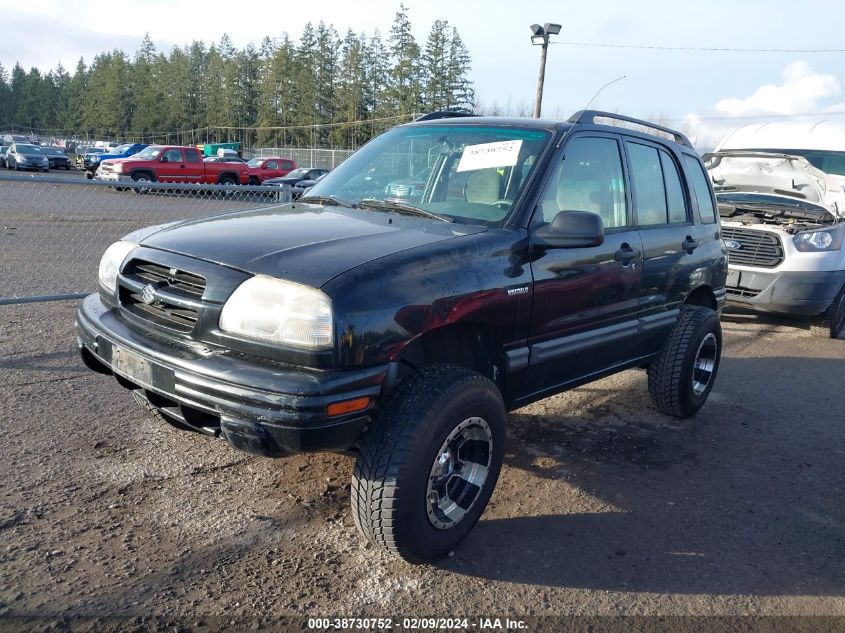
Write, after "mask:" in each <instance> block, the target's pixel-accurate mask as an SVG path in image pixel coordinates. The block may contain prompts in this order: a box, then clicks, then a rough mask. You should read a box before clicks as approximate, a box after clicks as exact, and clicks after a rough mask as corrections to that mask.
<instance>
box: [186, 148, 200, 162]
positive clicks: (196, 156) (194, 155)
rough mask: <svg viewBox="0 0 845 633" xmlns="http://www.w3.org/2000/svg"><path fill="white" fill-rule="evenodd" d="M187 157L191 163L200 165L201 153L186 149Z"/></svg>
mask: <svg viewBox="0 0 845 633" xmlns="http://www.w3.org/2000/svg"><path fill="white" fill-rule="evenodd" d="M185 156H187V157H188V162H189V163H198V162H200V153H199V152H198V151H197V150H195V149H186V150H185Z"/></svg>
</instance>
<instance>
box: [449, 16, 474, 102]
mask: <svg viewBox="0 0 845 633" xmlns="http://www.w3.org/2000/svg"><path fill="white" fill-rule="evenodd" d="M471 66H472V58H471V57H470V55H469V51H468V50H467V48H466V46H464V41H463V40H462V39H461V36H460V34H459V33H458V29H455V28H453V29H452V37H451V39H450V41H449V66H448V72H447V75H448V81H449V94H450V104H449V105H450V108H451V109H454V110H458V111H462V112H472V111H473V108H474V106H475V88H473V85H472V81H471V80H470V78H469V72H470V70H471Z"/></svg>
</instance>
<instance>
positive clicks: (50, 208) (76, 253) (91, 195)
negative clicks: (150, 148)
mask: <svg viewBox="0 0 845 633" xmlns="http://www.w3.org/2000/svg"><path fill="white" fill-rule="evenodd" d="M289 200H290V188H289V187H272V186H237V185H230V186H226V185H186V184H159V183H150V184H145V185H144V187H143V189H141V188H133V187H129V188H124V187H115V185H114V184H104V183H101V182H99V181H91V180H85V179H83V178H80V177H66V178H54V177H40V176H16V175H15V176H13V175H6V174H0V304H4V303H24V302H29V301H44V300H50V299H59V298H72V297H73V296H75V295H80V294H85V293H89V292H93V291H95V290H96V288H97V268H98V265H99V261H100V256H101V255H102V254H103V251H105V249H106V248H107V247H108V246H109V244H111V243H112V242H114V241H116V240H118V239H119V238H120V237H121V236H123V235H125V234H127V233H129V232H131V231H134V230H136V229H140V228H143V227H145V226H151V225H154V224H163V223H165V222H172V221H174V220H181V219H190V218H203V217H208V216H211V215H216V214H220V213H227V212H232V211H241V210H247V209H253V208H262V207H269V206H272V205H277V204H281V203H283V202H287V201H289Z"/></svg>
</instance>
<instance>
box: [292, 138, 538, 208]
mask: <svg viewBox="0 0 845 633" xmlns="http://www.w3.org/2000/svg"><path fill="white" fill-rule="evenodd" d="M550 138H551V132H549V131H546V130H537V129H520V128H514V127H510V126H508V127H505V126H502V127H497V126H490V125H484V126H481V125H439V126H436V125H425V126H409V127H397V128H394V129H392V130H390V131H388V132H386V133H384V134H382V135H381V136H379V137H377V138H376V139H374V140H372V141H371V142H370V143H368V144H367V145H365V146H364V147H363V148H361V149H360V150H359V151H357V152H356V153H354V154H353V155H352V156H350V157H349V158H348V159H346V160H345V161H344V162H343V163H341V164H340V165H339V166H338V167H337V169H335V170H334V171H332V172H330V173H329V174H327V175H326V176H325V178H322V179H321V180H320V181H319V182H318V183H317V184H316V185H314V187H313V188H312V189H311V190H310V191H309V192H308V197H325V198H337V199H338V200H344V201H348V202H354V203H360V202H361V201H362V200H364V201H365V202H364V204H363V205H362V206H364V207H366V206H369V205H368V201H379V200H380V201H391V202H395V203H401V204H403V205H410V206H412V207H416V208H417V209H423V210H424V211H428V212H429V213H433V214H436V215H439V216H441V217H447V218H451V219H459V220H461V221H467V222H481V223H486V224H496V223H500V222H502V221H504V219H505V218H506V217H507V215H508V213H509V212H510V210H511V208H512V207H513V204H514V202H515V201H516V200H517V199H518V198H519V196H520V194H521V193H522V190H523V189H524V187H525V183H526V182H527V181H528V179H529V178H530V176H531V174H532V172H533V170H534V166H535V165H536V164H537V158H538V157H539V156H540V154H541V152H542V151H543V149H544V148H545V147H546V144H547V143H548V142H549V139H550ZM297 171H300V170H297ZM290 175H294V172H291V174H290Z"/></svg>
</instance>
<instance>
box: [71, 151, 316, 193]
mask: <svg viewBox="0 0 845 633" xmlns="http://www.w3.org/2000/svg"><path fill="white" fill-rule="evenodd" d="M231 151H232V150H228V149H222V150H219V155H216V156H205V157H204V156H203V155H202V154H201V153H200V150H199V149H198V148H196V147H190V146H175V145H173V146H166V145H150V146H140V145H138V144H135V145H123V146H120V147H117V148H115V149H114V150H112V153H97V154H96V155H93V154H92V155H90V156H89V155H86V158H85V170H86V175H87V174H90V176H89V177H92V178H97V179H99V180H103V181H110V182H126V181H132V182H167V183H196V184H223V185H235V184H239V185H277V186H290V187H291V188H292V195H293V197H294V198H297V197H299V196H300V195H301V193H302V192H303V191H305V190H306V189H307V188H308V187H310V186H312V185H313V184H314V183H315V182H316V181H317V180H318V179H319V178H320V177H322V176H324V175H325V174H327V173H328V172H329V170H328V169H324V168H321V167H309V168H303V167H297V164H296V161H294V160H292V159H289V158H282V157H278V156H270V157H263V158H254V159H252V160H250V161H244V160H243V159H242V158H240V157H238V156H237V155H231V154H230V153H229V152H231ZM115 154H117V155H115Z"/></svg>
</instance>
